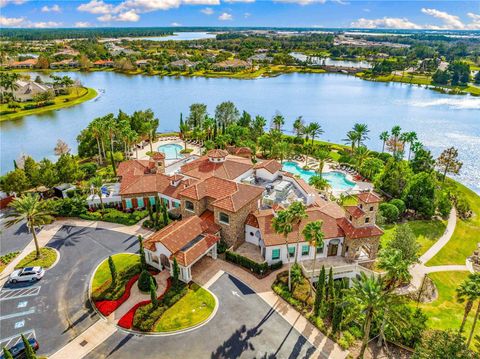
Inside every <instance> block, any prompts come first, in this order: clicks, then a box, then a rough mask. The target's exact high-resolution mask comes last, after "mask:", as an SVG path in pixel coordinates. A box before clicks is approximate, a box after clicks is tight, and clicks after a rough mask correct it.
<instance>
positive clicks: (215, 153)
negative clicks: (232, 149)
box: [207, 148, 228, 158]
mask: <svg viewBox="0 0 480 359" xmlns="http://www.w3.org/2000/svg"><path fill="white" fill-rule="evenodd" d="M227 156H228V152H227V151H225V150H221V149H218V148H217V149H213V150H210V151H208V152H207V157H210V158H224V157H227Z"/></svg>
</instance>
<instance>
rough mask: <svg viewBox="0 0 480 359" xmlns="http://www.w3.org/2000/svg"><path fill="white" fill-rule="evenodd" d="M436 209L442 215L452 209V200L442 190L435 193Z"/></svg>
mask: <svg viewBox="0 0 480 359" xmlns="http://www.w3.org/2000/svg"><path fill="white" fill-rule="evenodd" d="M436 202H437V203H436V205H437V210H438V212H439V213H440V215H441V216H442V217H447V216H448V214H449V213H450V211H451V210H452V201H451V200H450V196H449V195H448V193H446V192H444V191H442V192H437V194H436Z"/></svg>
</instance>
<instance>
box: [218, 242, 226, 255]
mask: <svg viewBox="0 0 480 359" xmlns="http://www.w3.org/2000/svg"><path fill="white" fill-rule="evenodd" d="M227 249H228V244H227V242H225V241H224V240H223V239H220V242H218V244H217V253H218V254H222V253H225V251H226V250H227Z"/></svg>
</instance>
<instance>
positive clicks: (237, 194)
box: [180, 177, 264, 212]
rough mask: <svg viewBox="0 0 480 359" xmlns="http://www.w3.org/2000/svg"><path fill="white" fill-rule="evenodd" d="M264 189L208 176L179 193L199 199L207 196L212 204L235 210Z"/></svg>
mask: <svg viewBox="0 0 480 359" xmlns="http://www.w3.org/2000/svg"><path fill="white" fill-rule="evenodd" d="M263 191H264V189H263V188H262V187H257V186H251V185H246V184H242V183H236V182H233V181H229V180H226V179H222V178H218V177H209V178H207V179H205V180H203V181H201V182H197V183H195V184H194V185H192V186H190V187H188V188H186V189H184V190H183V191H182V192H181V193H180V195H181V196H184V197H187V198H191V199H194V200H200V199H202V198H205V197H208V198H212V199H213V200H214V202H212V205H213V206H215V207H217V208H221V209H224V210H227V211H230V212H236V211H238V210H239V209H240V208H242V207H243V206H245V205H246V204H247V203H250V201H252V200H254V199H256V198H259V197H260V196H261V195H262V193H263Z"/></svg>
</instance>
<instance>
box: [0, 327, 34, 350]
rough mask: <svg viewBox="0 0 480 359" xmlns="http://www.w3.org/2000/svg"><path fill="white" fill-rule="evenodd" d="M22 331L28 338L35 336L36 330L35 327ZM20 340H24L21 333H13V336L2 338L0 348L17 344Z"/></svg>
mask: <svg viewBox="0 0 480 359" xmlns="http://www.w3.org/2000/svg"><path fill="white" fill-rule="evenodd" d="M22 333H23V335H25V338H27V339H30V338H35V330H34V329H31V330H27V331H24V332H22ZM20 340H22V337H21V336H20V333H19V334H15V335H12V336H11V337H8V338H2V339H0V348H3V347H7V348H10V347H13V346H14V345H15V344H17V343H18V342H20Z"/></svg>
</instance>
